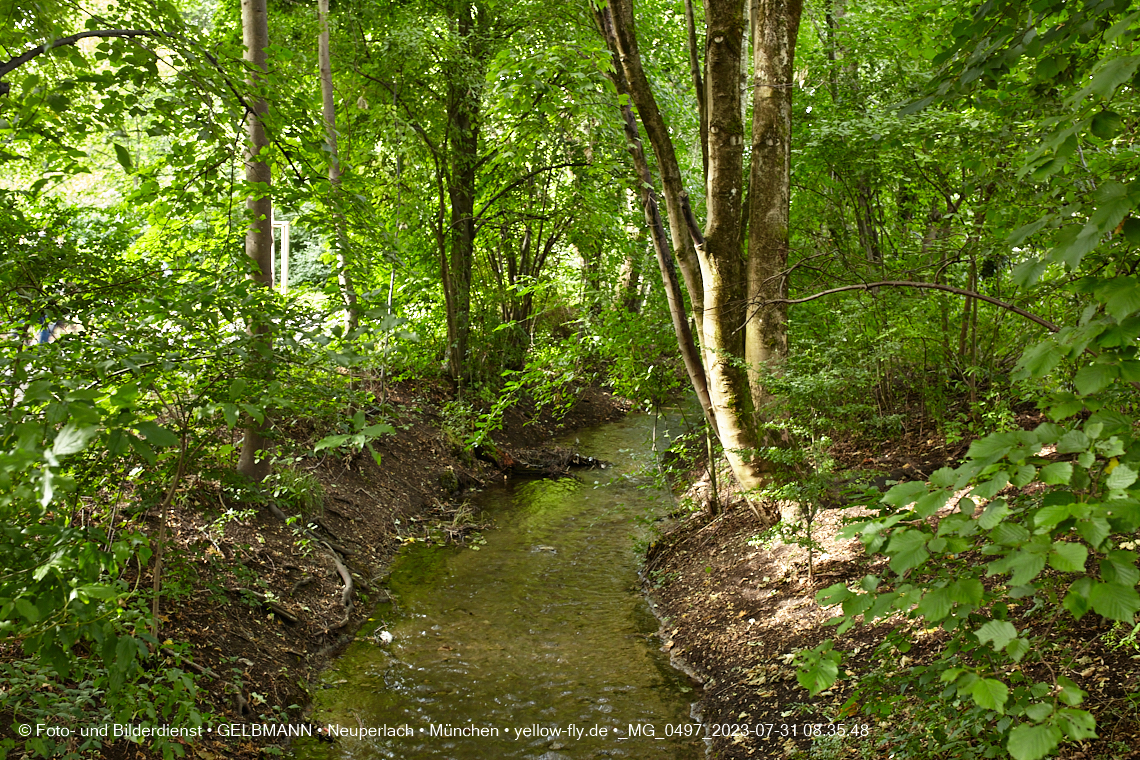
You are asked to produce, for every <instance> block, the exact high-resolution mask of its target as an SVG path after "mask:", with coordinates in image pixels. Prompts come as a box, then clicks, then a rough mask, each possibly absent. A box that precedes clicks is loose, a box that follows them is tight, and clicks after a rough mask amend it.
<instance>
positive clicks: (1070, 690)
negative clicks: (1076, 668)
mask: <svg viewBox="0 0 1140 760" xmlns="http://www.w3.org/2000/svg"><path fill="white" fill-rule="evenodd" d="M1057 685H1058V686H1060V687H1061V691H1059V692H1058V693H1057V696H1058V697H1059V698H1060V699H1061V701H1062V702H1064V703H1065V704H1067V705H1068V706H1069V707H1076V706H1077V705H1079V704H1080V703H1081V702H1084V701H1085V696H1086V692H1085V691H1084V690H1083V689H1081V687H1079V686H1077V685H1076V684H1075V683H1073V682H1072V681H1070V680H1069V679H1068V678H1066V677H1065V676H1060V677H1059V678H1058V679H1057Z"/></svg>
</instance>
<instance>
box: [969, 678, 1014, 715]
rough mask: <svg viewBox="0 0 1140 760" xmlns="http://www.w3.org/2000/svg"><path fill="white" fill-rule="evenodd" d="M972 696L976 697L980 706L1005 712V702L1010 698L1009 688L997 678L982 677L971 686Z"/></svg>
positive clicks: (976, 701) (975, 699) (975, 700)
mask: <svg viewBox="0 0 1140 760" xmlns="http://www.w3.org/2000/svg"><path fill="white" fill-rule="evenodd" d="M970 696H972V697H973V698H974V702H975V703H976V704H977V705H978V707H981V708H983V709H985V710H996V711H997V712H998V713H1001V714H1004V713H1005V702H1006V700H1007V699H1009V689H1008V688H1006V685H1005V684H1004V683H1002V682H1001V681H998V680H997V679H994V678H981V679H979V680H978V681H977V682H976V683H975V684H974V685H973V686H972V687H970Z"/></svg>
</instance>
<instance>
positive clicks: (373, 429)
mask: <svg viewBox="0 0 1140 760" xmlns="http://www.w3.org/2000/svg"><path fill="white" fill-rule="evenodd" d="M360 432H361V433H363V434H364V435H365V436H368V437H369V438H379V437H380V436H382V435H395V434H396V428H394V427H392V426H391V425H389V424H388V423H387V422H380V423H377V424H375V425H369V426H368V427H366V428H364V429H363V430H361V431H360Z"/></svg>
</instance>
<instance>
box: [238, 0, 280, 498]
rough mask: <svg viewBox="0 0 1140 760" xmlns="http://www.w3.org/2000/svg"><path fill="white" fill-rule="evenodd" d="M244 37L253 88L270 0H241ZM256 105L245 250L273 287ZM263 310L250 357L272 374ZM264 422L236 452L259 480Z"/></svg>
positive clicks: (265, 465)
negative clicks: (251, 188)
mask: <svg viewBox="0 0 1140 760" xmlns="http://www.w3.org/2000/svg"><path fill="white" fill-rule="evenodd" d="M241 26H242V40H243V42H244V44H245V60H246V61H247V62H248V63H249V64H250V72H249V78H248V80H247V85H248V87H249V90H250V91H251V92H258V91H259V90H260V88H261V83H262V77H261V74H262V73H263V72H264V71H265V68H266V52H265V49H266V48H267V47H269V14H268V10H267V6H266V0H242V4H241ZM251 106H252V110H251V112H250V113H247V114H246V116H245V126H246V136H247V142H246V152H245V179H246V182H248V183H250V185H251V186H252V187H253V188H255V189H254V190H251V191H250V195H249V196H248V197H247V198H246V203H245V205H246V212H247V214H248V216H249V228H248V230H247V231H246V235H245V255H246V256H248V257H249V258H250V259H251V260H252V261H253V273H252V277H253V279H254V280H255V281H256V282H258V283H261V284H262V285H264V286H265V287H267V288H272V287H273V227H272V223H273V199H272V197H271V196H270V193H269V186H270V179H271V177H270V171H269V162H268V160H267V156H266V153H267V152H268V150H269V138H268V137H267V135H266V133H265V124H264V123H263V121H262V119H263V118H264V117H265V114H266V113H268V111H269V105H268V104H267V103H266V101H265V98H264V97H262V96H261V95H260V94H258V95H256V96H255V97H253V98H252V99H251ZM260 317H261V315H259V314H252V315H250V318H249V329H250V331H251V332H252V333H253V334H254V341H255V343H256V344H260V345H255V350H254V352H253V353H254V355H255V358H253V359H252V360H251V361H253V362H255V366H254V367H253V371H254V372H255V373H260V374H263V375H265V376H266V377H268V376H269V375H271V374H272V371H273V368H272V365H271V363H270V362H269V360H268V359H266V358H264V357H265V356H267V355H268V354H269V352H270V351H271V350H272V340H273V339H272V336H271V334H270V330H269V325H268V323H267V322H266V321H265V320H264V319H261V318H260ZM266 427H267V425H266V423H262V424H258V423H256V422H254V421H252V420H251V421H250V423H249V425H247V426H246V429H245V438H244V440H243V442H242V447H241V455H240V456H239V458H238V471H239V472H241V473H243V474H244V475H246V476H248V477H250V478H253V479H254V480H257V481H261V480H264V479H265V477H266V476H267V475H268V474H269V457H268V455H267V454H266V453H265V449H266V448H267V446H268V441H267V440H266V437H265V431H266Z"/></svg>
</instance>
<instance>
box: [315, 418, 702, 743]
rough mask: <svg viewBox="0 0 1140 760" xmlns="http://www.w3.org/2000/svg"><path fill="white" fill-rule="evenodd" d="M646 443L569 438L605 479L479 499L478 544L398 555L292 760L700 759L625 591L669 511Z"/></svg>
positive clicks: (621, 433)
mask: <svg viewBox="0 0 1140 760" xmlns="http://www.w3.org/2000/svg"><path fill="white" fill-rule="evenodd" d="M652 429H653V418H652V417H649V416H643V415H633V416H630V417H628V418H627V419H625V420H623V421H621V422H618V423H613V424H609V425H605V426H603V427H599V428H595V429H592V430H587V431H580V432H579V433H578V437H579V438H580V442H579V444H578V448H579V450H580V451H581V452H582V453H583V454H585V455H590V456H594V457H598V458H600V459H602V460H604V461H605V462H607V463H608V464H607V465H606V468H605V469H596V470H582V471H578V472H577V474H576V476H575V477H569V478H561V479H557V480H549V479H543V480H529V481H527V480H523V481H516V482H514V483H511V484H508V485H505V486H501V487H494V488H489V489H487V490H485V491H483V492H481V493H478V494H476V495H474V496H473V497H472V506H473V507H474V508H475V510H476V513H477V514H478V511H479V510H482V515H481V516H480V517H479V518H478V519H479V520H481V521H483V522H491V523H493V524H494V528H491V529H488V530H486V531H484V532H483V536H482V540H483V541H485V543H478V542H472V543H471V545H470V546H468V547H456V546H443V547H440V546H429V545H425V544H422V543H417V544H414V545H412V546H409V547H407V548H406V549H404V550H403V551H401V553H400V555H399V557H398V558H397V559H396V561H395V562H394V563H393V566H392V571H391V577H390V582H389V587H390V590H391V596H392V599H393V601H392V602H391V603H388V604H383V605H380V606H379V607H378V608H377V610H376V612H375V615H374V619H375V620H376V621H377V625H378V627H376V628H375V629H373V630H371V631H370V632H368V633H367V634H366V635H362V636H360V637H358V640H357V642H356V643H354V644H352V645H351V646H350V647H349V649H348V650H347V651H346V652H345V654H344V655H343V656H341V657H340V658H339V659H338V660H337V661H336V662H335V663H334V665H333V667H331V668H330V669H329V670H328V671H327V672H326V673H325V674H324V676H323V677H322V680H321V682H320V683H319V684H317V688H316V689H315V690H314V691H315V694H314V702H315V705H314V711H313V716H312V721H313V723H315V724H318V725H320V726H321V727H322V728H326V727H330V728H331V729H332V731H333V732H334V733H336V739H335V741H334V742H332V743H328V742H325V741H318V740H317V739H316V738H315V737H314V738H313V739H305V740H301V741H300V742H298V744H297V745H295V749H296V756H297V757H298V758H301V759H302V760H318V759H319V760H332V759H333V758H337V759H340V758H429V757H431V758H440V757H444V758H462V759H464V760H467V759H468V758H471V759H472V760H474V759H476V758H478V759H479V760H483V759H485V758H536V759H537V758H540V759H541V760H556V759H560V758H567V759H569V758H593V757H623V758H694V759H695V758H700V757H703V755H704V747H705V744H704V741H703V740H701V738H699V737H700V735H701V727H700V725H699V724H698V723H697V722H696V721H695V720H694V719H693V718H692V717H691V716H690V712H691V709H692V704H693V703H695V702H696V701H697V700H698V698H699V693H698V692H697V691H696V690H695V689H694V687H693V685H692V683H691V682H690V681H689V679H688V678H687V677H686V676H685V675H684V674H682V673H680V672H679V671H677V670H674V669H673V668H672V667H671V666H670V665H669V661H668V657H667V656H666V655H665V654H663V653H662V652H661V651H660V650H659V646H660V642H659V641H658V640H657V638H656V636H654V635H653V634H655V633H656V631H657V628H658V624H657V620H656V619H655V618H654V617H653V614H652V612H651V610H650V608H649V606H648V604H647V603H646V601H645V600H644V598H643V597H642V595H641V590H640V583H639V580H638V576H637V548H636V546H635V541H637V540H638V539H640V540H644V539H645V537H646V536H647V535H648V533H649V529H648V527H647V525H648V523H649V522H651V521H652V520H653V519H655V518H656V517H658V516H660V515H662V514H664V513H665V512H666V511H667V510H668V509H669V507H670V504H671V502H670V496H669V494H667V493H665V492H663V491H660V490H658V489H654V488H652V487H650V486H651V483H652V478H651V477H650V476H649V475H647V474H641V473H640V470H641V469H642V468H644V467H649V466H652V462H653V459H652V454H651V453H650V452H651V449H650V442H651V435H652V432H651V431H652ZM573 442H574V436H570V437H569V440H568V441H564V443H567V444H572V443H573ZM383 634H389V635H390V639H391V640H390V641H386V639H388V638H389V635H383Z"/></svg>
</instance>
